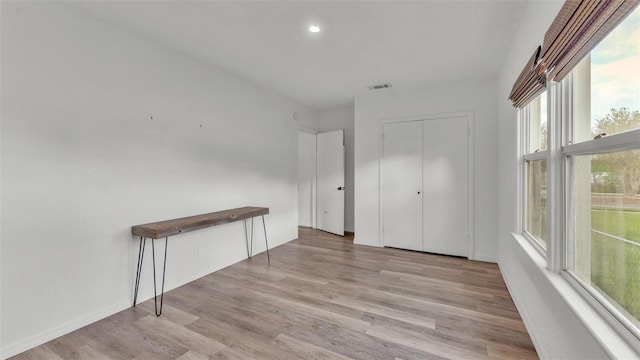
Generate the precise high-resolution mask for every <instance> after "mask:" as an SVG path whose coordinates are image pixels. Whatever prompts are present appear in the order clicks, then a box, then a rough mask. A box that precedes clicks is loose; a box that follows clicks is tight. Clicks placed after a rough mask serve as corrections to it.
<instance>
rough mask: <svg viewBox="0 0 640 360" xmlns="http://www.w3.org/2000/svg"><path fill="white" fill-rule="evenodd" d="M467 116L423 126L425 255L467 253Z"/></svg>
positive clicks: (423, 247)
mask: <svg viewBox="0 0 640 360" xmlns="http://www.w3.org/2000/svg"><path fill="white" fill-rule="evenodd" d="M468 128H469V125H468V117H466V116H462V117H454V118H445V119H434V120H425V121H424V123H423V135H422V138H423V154H422V157H423V175H422V179H423V180H422V189H423V208H422V213H423V243H422V249H423V250H424V251H427V252H433V253H438V254H448V255H457V256H465V257H467V256H468V254H469V218H468V214H469V211H468V209H469V152H468V150H469V149H468V146H469V145H468V144H469V142H468V136H469V131H468Z"/></svg>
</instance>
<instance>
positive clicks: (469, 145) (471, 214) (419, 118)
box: [378, 111, 476, 260]
mask: <svg viewBox="0 0 640 360" xmlns="http://www.w3.org/2000/svg"><path fill="white" fill-rule="evenodd" d="M455 117H466V118H467V128H468V129H469V131H468V134H467V149H468V154H467V156H468V164H467V165H468V174H469V184H468V186H469V189H468V190H469V191H468V195H467V196H468V199H467V201H468V204H469V206H468V208H467V217H468V221H469V234H468V241H469V259H470V260H475V259H476V255H475V236H474V234H475V223H474V208H475V202H474V199H475V193H474V187H475V186H474V184H475V174H474V164H475V160H474V157H473V155H474V151H473V149H474V143H473V140H474V136H473V135H474V118H473V112H472V111H461V112H452V113H443V114H431V115H422V116H409V117H398V118H383V119H380V120H379V123H378V224H379V228H378V244H379V246H381V247H384V244H383V239H384V236H383V232H382V230H383V225H384V211H383V210H384V209H383V204H382V174H383V171H384V161H383V156H384V139H383V137H384V125H385V124H390V123H399V122H407V121H422V120H435V119H446V118H455Z"/></svg>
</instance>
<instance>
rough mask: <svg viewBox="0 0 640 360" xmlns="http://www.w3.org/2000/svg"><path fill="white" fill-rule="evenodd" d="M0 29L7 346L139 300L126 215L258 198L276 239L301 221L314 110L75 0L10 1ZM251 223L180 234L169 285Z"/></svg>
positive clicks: (208, 261) (210, 263)
mask: <svg viewBox="0 0 640 360" xmlns="http://www.w3.org/2000/svg"><path fill="white" fill-rule="evenodd" d="M1 33H2V38H1V45H2V49H1V50H2V58H1V61H2V62H1V65H2V68H1V71H2V73H1V76H2V97H1V102H2V110H1V111H2V113H1V116H2V124H1V151H2V164H1V171H2V185H1V191H2V194H3V197H2V209H1V211H2V217H1V224H2V229H1V238H2V255H1V256H2V258H1V260H2V262H1V282H2V295H1V304H2V309H1V313H2V323H1V328H2V330H3V331H2V338H1V346H0V347H1V348H2V349H3V355H4V356H10V355H12V354H15V353H16V352H20V351H23V350H26V349H27V348H29V347H32V346H35V345H37V344H39V343H42V342H44V341H46V340H49V339H51V338H53V337H56V336H58V335H61V334H62V333H65V332H67V331H70V330H73V329H75V328H78V327H80V326H82V325H85V324H87V323H90V322H92V321H94V320H97V319H99V318H101V317H104V316H107V315H109V314H111V313H114V312H116V311H118V310H121V309H123V308H126V307H128V306H130V303H131V300H132V292H133V291H132V288H133V278H134V276H135V271H134V269H135V263H136V260H137V259H136V256H137V244H138V243H137V239H134V238H133V237H132V236H131V235H130V227H131V225H135V224H140V223H146V222H151V221H158V220H163V219H169V218H175V217H180V216H187V215H195V214H200V213H205V212H211V211H216V210H222V209H227V208H233V207H239V206H245V205H256V206H267V207H269V208H270V209H271V214H270V215H268V216H267V217H266V219H267V231H268V233H269V242H270V245H271V246H272V247H274V246H277V245H279V244H282V243H284V242H286V241H289V240H292V239H294V238H296V237H297V190H296V189H297V165H296V164H297V126H298V125H297V124H296V122H295V120H294V119H293V116H292V114H293V112H294V111H295V112H297V113H298V114H299V115H300V116H301V117H302V118H303V119H311V120H309V121H308V122H309V123H313V122H315V121H316V120H314V119H317V114H316V113H315V112H314V111H312V110H310V109H308V108H305V107H303V106H301V105H298V104H296V103H294V102H292V101H289V100H287V99H285V98H283V97H281V96H279V95H277V94H274V93H273V92H271V91H269V90H266V89H264V88H261V87H259V86H256V85H254V84H251V83H249V82H246V81H244V80H240V79H239V78H236V77H234V76H233V75H230V74H228V73H225V72H223V71H221V70H219V69H216V68H213V67H210V66H208V65H205V64H203V63H199V62H197V61H194V60H192V59H190V58H188V57H184V56H182V55H181V54H178V53H174V52H172V51H171V50H169V49H164V48H162V47H160V46H159V45H157V44H156V43H153V42H148V41H146V40H144V39H141V38H138V37H136V36H135V35H132V34H129V33H126V32H123V31H121V30H119V29H117V28H115V27H111V26H109V25H107V24H103V23H101V22H100V21H98V20H94V19H92V18H91V17H89V16H86V15H84V14H82V13H79V12H76V11H75V10H74V9H73V8H72V7H70V6H69V5H64V4H60V3H46V2H42V3H20V2H15V3H13V2H2V28H1ZM152 117H153V119H152ZM242 234H243V232H242V223H241V222H236V223H231V224H226V225H222V226H218V227H214V228H209V229H205V230H200V231H197V232H193V233H189V234H184V235H181V236H178V237H174V238H170V239H169V247H170V249H169V255H168V260H167V262H168V265H167V279H166V281H167V286H166V287H167V288H168V289H171V288H174V287H177V286H179V285H181V284H184V283H186V282H189V281H191V280H194V279H195V278H197V277H199V276H201V275H204V274H207V273H210V272H212V271H214V270H216V269H220V268H222V267H224V266H227V265H229V264H232V263H235V262H237V261H239V260H242V259H243V258H245V257H246V250H245V244H244V239H243V235H242ZM256 235H257V236H258V237H257V240H256V242H255V246H256V248H255V249H254V252H255V253H258V252H262V251H264V248H265V247H264V242H263V241H262V235H261V232H257V233H256ZM148 254H149V253H148ZM145 260H147V262H146V263H145V269H144V273H143V277H142V281H141V296H140V298H141V299H142V300H144V299H146V298H149V297H150V296H151V294H152V278H151V272H150V268H151V266H150V264H151V263H150V262H149V261H148V260H150V259H149V258H148V257H146V259H145ZM256 265H257V266H259V264H256Z"/></svg>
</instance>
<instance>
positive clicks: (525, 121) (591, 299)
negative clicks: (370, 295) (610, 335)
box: [518, 73, 640, 352]
mask: <svg viewBox="0 0 640 360" xmlns="http://www.w3.org/2000/svg"><path fill="white" fill-rule="evenodd" d="M546 96H547V131H548V133H547V149H546V150H542V151H538V152H533V153H527V150H528V149H530V147H529V139H530V137H529V129H530V118H529V113H530V111H529V110H530V109H529V104H528V105H527V106H525V107H524V108H520V109H518V134H519V136H518V140H519V144H518V149H519V155H520V156H519V161H518V232H519V233H520V234H521V235H522V236H523V237H524V238H525V239H527V240H528V242H529V243H531V245H532V246H533V247H534V248H535V249H536V250H537V251H538V252H539V253H540V254H541V255H542V256H543V257H544V258H545V259H546V266H547V269H548V270H550V271H552V272H555V273H559V274H560V275H561V276H562V277H563V278H564V279H565V280H566V281H567V282H568V283H569V284H570V286H571V287H572V288H573V289H574V290H576V291H577V292H578V293H579V294H580V295H581V296H582V297H583V298H584V299H585V300H586V301H587V303H588V304H589V305H590V306H591V307H592V308H593V309H594V310H595V311H596V312H597V313H598V314H599V315H600V316H601V317H602V318H603V319H604V320H605V321H606V322H607V323H608V324H609V325H610V326H611V327H612V328H613V329H614V330H615V331H616V332H617V333H618V334H619V335H620V336H622V338H623V339H624V340H625V341H626V342H627V343H629V344H630V345H631V346H632V347H633V348H634V349H636V351H638V352H640V327H638V326H637V325H635V324H634V323H633V322H632V321H631V320H629V319H628V318H627V317H626V316H625V315H624V314H623V313H622V312H620V311H619V310H618V309H617V308H615V307H614V306H613V305H612V304H611V303H610V301H609V300H608V299H607V298H606V297H605V296H604V295H602V294H600V293H599V292H598V290H596V289H595V288H594V287H593V286H591V285H589V284H586V283H585V282H583V281H582V280H581V279H580V278H579V277H578V275H577V274H575V273H574V271H573V270H572V268H571V267H572V266H573V261H574V260H573V257H574V256H575V251H574V246H575V244H574V235H575V234H574V226H575V223H574V218H575V217H574V215H575V209H574V201H573V180H574V179H573V159H574V158H575V157H576V156H582V155H596V154H603V153H609V152H617V151H627V150H635V149H640V141H638V139H640V129H635V130H630V131H626V132H621V133H616V134H612V135H608V136H605V137H602V138H600V139H595V140H594V139H590V140H585V141H581V142H577V143H572V137H573V121H574V119H573V102H574V101H573V73H570V74H569V75H567V76H566V77H565V78H564V79H563V80H562V81H561V82H549V83H548V84H547V92H546ZM531 160H546V161H547V209H546V211H547V219H546V220H547V234H546V236H547V239H546V242H547V248H546V250H545V249H544V248H543V247H542V246H541V244H540V243H539V242H538V240H536V239H535V238H534V237H533V236H532V235H531V234H529V233H528V232H527V231H526V230H525V228H526V216H527V203H526V196H527V195H526V194H527V184H526V179H527V174H526V163H527V161H531ZM638 320H640V319H638Z"/></svg>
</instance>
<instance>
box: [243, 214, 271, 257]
mask: <svg viewBox="0 0 640 360" xmlns="http://www.w3.org/2000/svg"><path fill="white" fill-rule="evenodd" d="M261 217H262V228H263V229H264V243H265V244H266V245H267V260H268V261H269V263H271V256H270V255H269V242H268V241H267V225H266V224H265V222H264V215H261ZM253 219H254V218H251V235H249V229H248V227H247V219H244V239H245V241H246V242H247V257H248V258H249V259H251V257H252V256H253Z"/></svg>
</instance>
